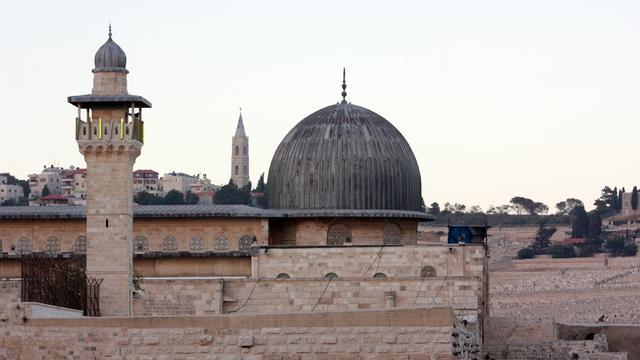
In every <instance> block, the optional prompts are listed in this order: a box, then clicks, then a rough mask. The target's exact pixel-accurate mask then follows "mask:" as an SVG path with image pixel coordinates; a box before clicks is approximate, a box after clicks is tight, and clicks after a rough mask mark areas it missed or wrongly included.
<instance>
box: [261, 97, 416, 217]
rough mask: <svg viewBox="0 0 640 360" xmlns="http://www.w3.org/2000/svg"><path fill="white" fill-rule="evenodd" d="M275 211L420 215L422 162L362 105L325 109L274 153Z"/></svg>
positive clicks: (270, 193)
mask: <svg viewBox="0 0 640 360" xmlns="http://www.w3.org/2000/svg"><path fill="white" fill-rule="evenodd" d="M267 193H268V198H269V205H270V207H271V208H275V209H362V210H372V209H382V210H409V211H421V202H422V196H421V183H420V170H419V169H418V163H417V162H416V158H415V156H414V155H413V151H411V147H410V146H409V144H408V143H407V141H406V140H405V138H404V136H402V134H401V133H400V132H399V131H398V129H396V128H395V127H394V126H393V125H392V124H391V123H390V122H388V121H387V120H386V119H384V118H383V117H382V116H380V115H378V114H376V113H374V112H373V111H370V110H368V109H365V108H363V107H360V106H356V105H352V104H348V103H346V102H345V103H340V104H336V105H332V106H327V107H325V108H323V109H320V110H318V111H316V112H314V113H313V114H311V115H309V116H307V117H306V118H305V119H303V120H302V121H300V122H299V123H298V124H297V125H296V126H295V127H294V128H293V129H292V130H291V131H289V133H288V134H287V136H286V137H285V138H284V140H282V142H281V143H280V145H279V146H278V149H277V150H276V152H275V154H274V156H273V160H271V166H270V167H269V177H268V183H267Z"/></svg>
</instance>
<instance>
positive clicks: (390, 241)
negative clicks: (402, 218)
mask: <svg viewBox="0 0 640 360" xmlns="http://www.w3.org/2000/svg"><path fill="white" fill-rule="evenodd" d="M400 238H401V231H400V226H398V225H397V224H394V223H391V222H388V223H386V224H384V236H383V243H384V244H385V245H400Z"/></svg>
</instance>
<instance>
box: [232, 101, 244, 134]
mask: <svg viewBox="0 0 640 360" xmlns="http://www.w3.org/2000/svg"><path fill="white" fill-rule="evenodd" d="M234 136H237V137H247V134H246V133H245V132H244V122H242V108H240V117H238V126H236V134H235V135H234Z"/></svg>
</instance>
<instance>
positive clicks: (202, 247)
mask: <svg viewBox="0 0 640 360" xmlns="http://www.w3.org/2000/svg"><path fill="white" fill-rule="evenodd" d="M254 239H255V235H252V234H244V235H242V236H240V237H239V238H238V250H239V251H249V250H251V244H252V243H253V241H254ZM208 249H209V247H208V244H207V241H206V240H205V239H204V238H203V237H201V236H200V235H196V236H194V237H192V238H191V240H190V242H189V251H190V252H195V253H199V252H205V251H208ZM230 249H231V245H230V242H229V240H228V239H227V238H226V236H224V234H222V233H219V234H218V235H216V237H215V238H214V240H213V251H216V252H227V251H230ZM43 250H44V252H46V253H49V254H58V253H60V252H62V251H63V250H62V245H61V241H60V239H59V238H57V237H56V236H50V237H48V238H47V240H46V241H45V244H44V249H43ZM13 251H15V252H16V253H17V254H30V253H32V252H34V251H35V250H34V248H33V243H32V241H31V239H29V238H27V237H25V236H23V237H20V238H19V239H18V240H17V241H16V245H15V249H14V250H13ZM69 251H71V252H77V253H86V252H87V238H86V236H84V235H81V236H78V237H77V238H76V239H75V240H74V242H73V245H72V246H71V248H70V249H69ZM133 251H134V252H136V253H144V252H148V251H149V239H147V238H146V237H145V236H144V235H138V236H136V237H135V239H134V240H133ZM161 251H163V252H171V253H174V252H178V239H177V238H176V237H175V236H173V235H169V236H167V237H165V238H164V239H163V240H162V244H161ZM0 252H2V240H0Z"/></svg>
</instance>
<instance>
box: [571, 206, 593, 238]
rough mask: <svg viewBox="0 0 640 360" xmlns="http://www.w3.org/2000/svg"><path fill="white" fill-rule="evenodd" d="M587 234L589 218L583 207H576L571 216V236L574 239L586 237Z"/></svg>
mask: <svg viewBox="0 0 640 360" xmlns="http://www.w3.org/2000/svg"><path fill="white" fill-rule="evenodd" d="M588 232H589V216H588V215H587V211H586V210H585V209H584V206H577V207H575V208H574V209H573V214H571V236H572V237H575V238H584V237H587V233H588Z"/></svg>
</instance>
